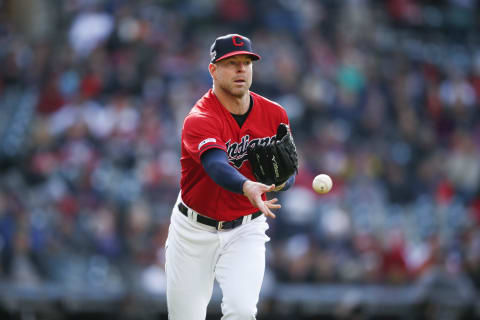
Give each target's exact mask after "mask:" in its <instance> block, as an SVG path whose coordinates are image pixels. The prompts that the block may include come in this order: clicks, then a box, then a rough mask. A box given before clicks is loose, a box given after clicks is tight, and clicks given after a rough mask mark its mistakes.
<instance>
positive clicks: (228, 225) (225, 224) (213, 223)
mask: <svg viewBox="0 0 480 320" xmlns="http://www.w3.org/2000/svg"><path fill="white" fill-rule="evenodd" d="M178 210H180V212H181V213H183V215H184V216H186V217H188V208H187V207H186V206H185V205H184V204H183V203H181V202H179V203H178ZM261 215H262V212H260V211H257V212H255V213H252V220H253V219H255V218H257V217H259V216H261ZM197 222H200V223H203V224H206V225H207V226H210V227H215V229H217V230H227V229H233V228H235V227H238V226H240V225H242V223H243V217H240V218H238V219H235V220H230V221H217V220H215V219H211V218H208V217H205V216H202V215H199V214H197Z"/></svg>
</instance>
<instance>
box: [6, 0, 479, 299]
mask: <svg viewBox="0 0 480 320" xmlns="http://www.w3.org/2000/svg"><path fill="white" fill-rule="evenodd" d="M479 21H480V10H479V1H476V0H444V1H418V0H388V1H373V0H370V1H368V0H349V1H336V0H324V1H315V0H289V1H286V0H266V1H252V0H216V1H213V0H212V1H210V0H202V1H194V0H190V1H189V0H182V1H174V0H171V1H168V0H163V1H154V0H137V1H125V0H64V1H54V2H52V1H35V2H34V4H33V5H32V4H30V1H23V0H19V1H13V0H12V1H8V0H0V110H1V115H0V253H1V264H0V276H1V278H2V279H3V280H5V281H12V282H16V283H21V284H39V283H43V282H45V281H54V282H58V283H62V284H64V285H66V286H70V287H72V288H74V287H76V286H81V285H90V286H102V287H109V288H121V287H127V288H133V289H137V288H138V289H141V290H147V291H149V292H153V293H161V292H163V291H164V288H165V276H164V270H163V268H164V266H163V264H164V241H165V239H166V233H167V230H168V225H169V218H170V214H171V208H172V206H173V204H174V202H175V200H176V197H177V194H178V191H179V178H180V166H179V165H180V164H179V155H180V136H179V135H180V130H181V125H182V122H183V118H184V117H185V115H186V114H187V112H188V111H189V109H190V108H191V106H192V105H193V104H194V103H195V101H196V100H197V99H198V98H200V97H201V96H202V95H203V93H204V92H205V91H207V90H208V89H209V88H210V87H211V79H210V76H209V74H208V69H207V66H208V62H209V58H208V56H209V52H208V51H209V47H210V45H211V43H212V42H213V40H214V39H215V38H216V37H217V36H219V35H222V34H226V33H241V34H245V35H247V36H249V37H250V38H251V39H252V43H253V47H254V50H255V51H256V52H258V53H259V54H260V55H261V56H262V60H260V61H259V62H256V63H255V64H254V81H253V87H252V90H253V91H255V92H258V93H259V94H262V95H264V96H266V97H268V98H270V99H273V100H275V101H278V102H279V103H280V104H282V105H283V106H284V107H285V108H286V110H287V112H288V114H289V117H290V119H291V125H292V131H293V134H294V137H295V141H296V144H297V148H298V151H299V157H300V168H299V174H298V176H297V179H296V184H295V186H294V187H293V188H292V189H290V190H289V191H288V192H284V193H282V192H280V193H278V194H277V195H278V196H279V197H280V201H281V203H282V204H283V207H282V209H281V210H280V211H279V213H278V214H277V219H275V220H270V221H269V223H270V230H269V231H268V234H269V236H270V237H271V241H270V242H269V244H268V246H269V248H268V250H267V263H268V268H267V278H268V279H273V281H281V282H287V283H305V282H308V283H384V284H392V285H395V284H405V283H412V282H414V281H416V280H417V279H419V278H420V277H422V276H424V275H426V274H428V273H430V272H432V271H436V270H443V272H445V273H446V274H450V275H452V276H459V277H466V278H468V279H470V280H471V281H472V283H474V284H475V285H476V286H478V287H480V121H479V120H480V37H479V35H478V32H476V31H475V30H478V29H479V28H480V23H479ZM318 173H327V174H329V175H330V176H331V177H332V178H333V181H334V187H333V190H332V191H331V192H330V193H329V194H326V195H318V194H315V193H314V192H313V191H312V189H311V182H312V179H313V177H314V176H315V175H316V174H318Z"/></svg>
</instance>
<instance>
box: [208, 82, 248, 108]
mask: <svg viewBox="0 0 480 320" xmlns="http://www.w3.org/2000/svg"><path fill="white" fill-rule="evenodd" d="M213 93H215V96H216V97H217V99H218V100H219V101H220V103H221V104H222V105H223V106H224V108H225V109H227V110H228V111H229V112H230V113H233V114H244V113H246V112H247V111H248V108H249V106H250V94H249V91H247V93H246V94H244V95H242V96H234V95H231V94H230V93H228V92H226V91H225V90H222V89H221V88H218V87H215V86H214V87H213Z"/></svg>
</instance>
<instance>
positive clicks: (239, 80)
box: [212, 54, 253, 98]
mask: <svg viewBox="0 0 480 320" xmlns="http://www.w3.org/2000/svg"><path fill="white" fill-rule="evenodd" d="M252 73H253V71H252V58H251V57H250V56H249V55H246V54H239V55H236V56H233V57H230V58H227V59H224V60H220V61H218V62H217V63H216V64H215V67H214V69H213V72H212V77H213V80H214V84H215V86H216V87H218V88H220V89H221V90H223V91H225V92H227V93H229V94H230V95H232V96H235V97H238V98H241V97H243V96H244V95H245V94H247V93H248V90H249V89H250V86H251V85H252Z"/></svg>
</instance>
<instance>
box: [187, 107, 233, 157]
mask: <svg viewBox="0 0 480 320" xmlns="http://www.w3.org/2000/svg"><path fill="white" fill-rule="evenodd" d="M221 130H222V126H221V123H220V122H219V121H218V119H216V118H214V117H211V116H208V115H204V114H196V113H191V114H189V115H188V116H187V117H186V118H185V121H184V123H183V130H182V143H183V145H184V147H185V149H186V150H187V152H188V153H189V154H190V155H191V156H192V158H193V159H194V160H195V161H196V162H198V163H200V157H201V155H202V154H203V153H204V152H205V151H207V150H209V149H212V148H218V149H221V150H224V151H225V152H226V151H227V148H226V146H225V142H224V141H223V139H222V138H221V135H220V133H221V132H222V131H221Z"/></svg>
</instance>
